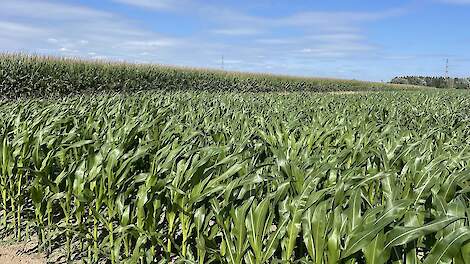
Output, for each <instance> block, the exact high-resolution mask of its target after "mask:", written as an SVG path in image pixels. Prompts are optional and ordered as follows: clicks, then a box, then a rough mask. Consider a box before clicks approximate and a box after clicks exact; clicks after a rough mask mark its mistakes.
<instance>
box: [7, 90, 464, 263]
mask: <svg viewBox="0 0 470 264" xmlns="http://www.w3.org/2000/svg"><path fill="white" fill-rule="evenodd" d="M0 142H1V143H0V155H1V156H0V175H1V177H0V191H1V211H0V213H1V216H0V227H1V228H0V230H2V231H1V235H2V237H7V236H14V238H15V239H17V240H23V239H28V238H29V237H31V236H33V235H34V236H37V237H38V238H39V245H38V247H39V249H40V250H42V251H44V252H46V253H47V254H49V253H50V252H51V250H52V249H53V248H54V247H56V246H57V245H61V246H62V247H64V248H65V256H64V259H65V260H66V261H78V262H82V263H113V264H114V263H169V262H171V263H200V264H202V263H256V264H258V263H347V264H353V263H367V264H369V263H370V264H376V263H394V264H395V263H424V264H430V263H456V264H469V263H470V224H469V219H470V95H469V94H468V93H464V92H456V91H455V92H451V91H439V92H436V91H428V92H412V91H408V92H377V93H366V94H348V95H336V94H335V95H328V94H314V93H289V94H285V93H226V92H225V93H222V92H219V93H206V92H163V91H161V92H152V93H149V92H144V93H136V94H133V95H123V94H114V95H113V94H110V95H101V96H75V97H68V98H62V99H55V100H48V99H21V100H16V101H7V100H4V101H2V102H1V104H0Z"/></svg>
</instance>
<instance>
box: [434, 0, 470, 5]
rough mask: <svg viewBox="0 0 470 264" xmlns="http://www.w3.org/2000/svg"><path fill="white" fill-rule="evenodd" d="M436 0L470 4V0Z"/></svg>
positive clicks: (446, 2)
mask: <svg viewBox="0 0 470 264" xmlns="http://www.w3.org/2000/svg"><path fill="white" fill-rule="evenodd" d="M436 1H437V2H440V3H445V4H456V5H469V4H470V0H436Z"/></svg>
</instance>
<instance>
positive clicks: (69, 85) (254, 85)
mask: <svg viewBox="0 0 470 264" xmlns="http://www.w3.org/2000/svg"><path fill="white" fill-rule="evenodd" d="M399 89H417V87H413V86H404V85H401V86H397V85H392V84H383V83H372V82H362V81H354V80H337V79H319V78H302V77H292V76H278V75H269V74H254V73H239V72H225V71H217V70H201V69H192V68H177V67H168V66H159V65H149V64H142V65H136V64H129V63H117V62H100V61H86V60H78V59H65V58H54V57H38V56H27V55H9V54H3V55H2V54H0V98H2V97H3V98H18V97H22V98H30V97H52V96H64V95H81V94H84V93H86V94H91V93H93V94H95V93H108V92H111V93H112V92H126V93H133V92H136V91H146V90H164V91H175V90H179V91H190V90H192V91H211V92H220V91H225V92H227V91H232V92H271V91H275V92H293V91H311V92H330V91H368V90H374V91H378V90H399ZM428 89H429V88H428Z"/></svg>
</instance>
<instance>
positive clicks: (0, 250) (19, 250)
mask: <svg viewBox="0 0 470 264" xmlns="http://www.w3.org/2000/svg"><path fill="white" fill-rule="evenodd" d="M36 246H37V241H34V240H30V241H27V242H18V243H9V242H0V264H45V263H46V258H45V256H44V255H43V254H39V253H37V248H36Z"/></svg>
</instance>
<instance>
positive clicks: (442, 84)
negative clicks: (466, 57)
mask: <svg viewBox="0 0 470 264" xmlns="http://www.w3.org/2000/svg"><path fill="white" fill-rule="evenodd" d="M391 83H396V84H409V85H421V86H430V87H437V88H457V89H470V78H449V77H429V76H402V77H395V78H393V79H392V80H391Z"/></svg>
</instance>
